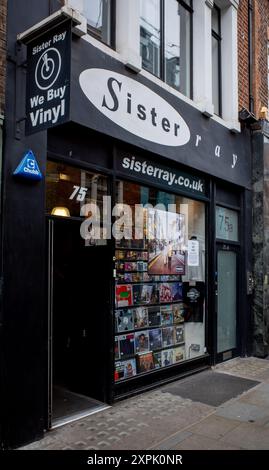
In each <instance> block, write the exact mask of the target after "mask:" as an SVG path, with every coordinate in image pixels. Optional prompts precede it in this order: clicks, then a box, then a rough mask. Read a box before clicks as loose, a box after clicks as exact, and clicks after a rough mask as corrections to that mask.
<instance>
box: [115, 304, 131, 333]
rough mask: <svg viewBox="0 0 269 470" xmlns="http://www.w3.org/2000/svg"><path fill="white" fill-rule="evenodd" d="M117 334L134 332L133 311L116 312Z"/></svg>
mask: <svg viewBox="0 0 269 470" xmlns="http://www.w3.org/2000/svg"><path fill="white" fill-rule="evenodd" d="M115 320H116V321H115V327H116V333H122V332H124V331H132V330H133V329H134V317H133V310H132V309H128V310H116V312H115Z"/></svg>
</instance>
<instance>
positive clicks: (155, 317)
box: [148, 306, 161, 327]
mask: <svg viewBox="0 0 269 470" xmlns="http://www.w3.org/2000/svg"><path fill="white" fill-rule="evenodd" d="M148 324H149V326H152V327H153V326H160V325H161V311H160V307H159V306H158V307H148Z"/></svg>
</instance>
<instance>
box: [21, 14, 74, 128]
mask: <svg viewBox="0 0 269 470" xmlns="http://www.w3.org/2000/svg"><path fill="white" fill-rule="evenodd" d="M70 63H71V22H70V21H66V22H64V23H62V24H61V25H59V26H57V27H55V28H54V29H52V30H50V31H49V32H48V33H46V34H44V35H43V36H39V37H38V38H37V39H34V40H33V41H31V42H30V43H29V44H28V46H27V87H26V128H25V129H26V134H27V135H29V134H33V133H35V132H38V131H42V130H45V129H48V128H49V127H53V126H56V125H58V124H62V123H64V122H66V121H67V120H68V119H69V107H70Z"/></svg>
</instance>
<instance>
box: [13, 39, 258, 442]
mask: <svg viewBox="0 0 269 470" xmlns="http://www.w3.org/2000/svg"><path fill="white" fill-rule="evenodd" d="M70 59H71V61H70V62H71V80H70V102H69V103H68V108H69V109H68V111H67V110H66V106H67V103H65V104H63V103H61V104H60V108H59V113H58V117H59V116H60V114H61V112H62V116H63V120H62V122H61V121H59V122H58V121H57V125H54V126H50V127H49V128H47V130H46V131H45V132H46V136H47V139H46V140H45V139H43V137H42V139H43V141H42V142H43V147H42V146H40V147H39V149H41V148H43V149H46V154H47V161H46V166H45V165H44V166H43V168H46V170H45V171H46V178H45V184H44V192H43V195H44V200H43V202H44V205H45V214H44V217H45V220H46V235H47V236H46V243H45V241H44V254H45V255H44V256H45V263H46V276H44V292H45V293H46V296H47V304H46V305H47V308H46V312H45V318H43V319H42V322H43V323H42V328H44V337H45V339H44V344H43V346H44V356H45V364H46V366H44V364H42V367H41V364H40V368H39V374H38V376H37V377H36V378H35V379H36V381H39V383H40V387H39V388H40V389H41V384H43V385H42V387H43V393H44V400H43V402H44V403H45V404H44V403H43V405H44V406H43V407H42V406H41V400H39V402H38V403H39V404H38V406H37V405H36V406H35V407H34V408H35V409H33V410H31V405H29V407H28V410H27V414H28V416H32V417H34V418H33V419H32V420H31V422H29V423H30V424H29V429H28V430H27V439H30V436H32V438H34V437H36V435H38V434H42V432H43V430H44V429H49V428H51V427H53V426H55V425H57V424H58V423H62V422H63V421H64V420H69V419H72V418H74V417H78V416H82V415H83V414H89V410H92V412H95V411H97V410H99V409H104V408H105V407H106V406H108V405H111V404H113V402H114V401H115V400H118V399H122V398H124V397H127V396H130V395H131V394H133V393H136V392H138V391H143V390H148V389H149V388H151V387H154V386H156V385H158V384H163V383H166V382H168V381H172V380H174V379H175V378H180V377H182V376H186V374H189V373H191V372H193V371H197V370H203V369H204V368H205V367H208V366H210V365H212V364H215V363H217V362H221V361H224V360H227V359H230V358H232V357H235V356H240V355H245V354H246V353H247V352H248V347H249V337H248V335H249V330H250V302H249V299H250V295H251V288H250V285H249V283H248V279H249V277H250V275H249V272H250V271H251V226H250V220H251V192H250V184H251V165H250V147H249V135H248V134H247V133H246V131H244V132H242V133H241V134H234V133H232V132H231V131H230V130H228V129H227V128H225V127H224V126H222V125H221V124H219V123H218V122H216V121H215V120H213V119H209V118H207V117H205V116H203V115H202V113H201V112H200V111H198V110H197V109H196V108H194V107H193V106H191V104H188V103H187V102H185V101H182V100H181V99H179V97H178V96H176V94H174V93H169V92H168V91H166V90H165V89H164V88H161V87H160V86H158V85H157V84H155V83H154V82H152V81H150V80H149V79H147V78H146V77H145V76H144V75H143V74H134V73H133V72H131V71H129V70H128V69H127V68H126V67H125V66H124V65H123V64H122V63H121V62H119V61H117V60H115V59H114V58H112V57H110V56H108V55H106V54H105V53H104V52H102V51H100V50H98V49H96V48H95V47H93V46H92V45H91V44H90V43H88V42H86V41H84V40H82V39H81V40H77V39H76V40H73V41H72V47H71V57H70ZM43 72H44V73H45V72H46V70H45V69H44V70H43ZM63 93H64V89H63V88H62V96H63ZM59 95H60V97H61V90H60V91H59ZM30 112H31V113H32V115H31V119H32V120H31V121H30V124H29V123H28V133H29V134H31V133H32V134H33V135H35V136H36V138H38V134H39V132H38V125H37V119H38V114H33V110H30V111H29V115H30ZM65 112H67V114H66V115H65ZM48 116H49V113H48V114H47V117H48ZM55 116H56V115H55ZM42 119H43V118H42ZM41 124H42V125H43V124H44V120H43V121H42V122H40V125H41ZM31 125H32V126H36V128H35V129H34V130H33V129H32V131H33V132H31V129H30V128H29V126H31ZM41 127H42V126H41ZM42 130H43V129H42ZM41 134H42V135H43V136H44V132H42V133H41ZM34 150H35V149H34ZM37 159H38V160H39V163H41V162H40V155H39V154H38V153H37ZM38 184H40V183H37V185H38ZM26 190H27V187H25V188H24V191H26ZM40 201H41V202H42V198H41V197H40ZM41 202H40V206H41V205H42V204H41ZM96 208H97V209H96ZM137 208H139V210H138V209H137ZM43 210H44V206H43ZM94 211H96V213H98V214H97V216H96V213H94ZM111 214H112V218H111ZM93 220H94V221H95V222H96V220H97V222H98V224H97V223H96V224H94V223H93ZM125 224H126V226H127V227H128V230H127V229H126V227H125ZM93 230H97V232H98V234H99V235H98V236H97V237H95V238H94V237H92V235H91V234H92V231H93ZM126 230H127V234H126ZM122 232H124V235H123V236H121V235H122ZM95 233H96V232H95ZM115 235H116V236H115ZM34 282H35V280H34V279H33V285H34ZM40 311H42V309H41V310H40ZM33 314H34V306H33ZM29 315H30V313H29ZM29 318H30V317H29ZM29 321H30V319H29ZM35 328H37V324H36V323H35ZM40 328H41V326H40ZM40 338H42V335H40ZM40 344H41V345H42V342H41V343H40ZM40 347H41V346H40ZM44 369H46V371H45V372H44V375H42V374H41V373H40V370H42V371H43V370H44ZM30 383H31V381H29V384H30ZM29 393H30V390H29ZM30 395H31V393H30ZM30 395H29V396H30ZM38 423H39V424H38ZM40 423H41V424H40ZM18 440H20V441H22V440H23V439H22V438H21V436H20V437H19V438H18Z"/></svg>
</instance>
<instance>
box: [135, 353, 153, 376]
mask: <svg viewBox="0 0 269 470" xmlns="http://www.w3.org/2000/svg"><path fill="white" fill-rule="evenodd" d="M154 368H155V365H154V360H153V353H152V352H148V353H144V354H138V356H137V370H138V372H148V371H149V370H152V369H154Z"/></svg>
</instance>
